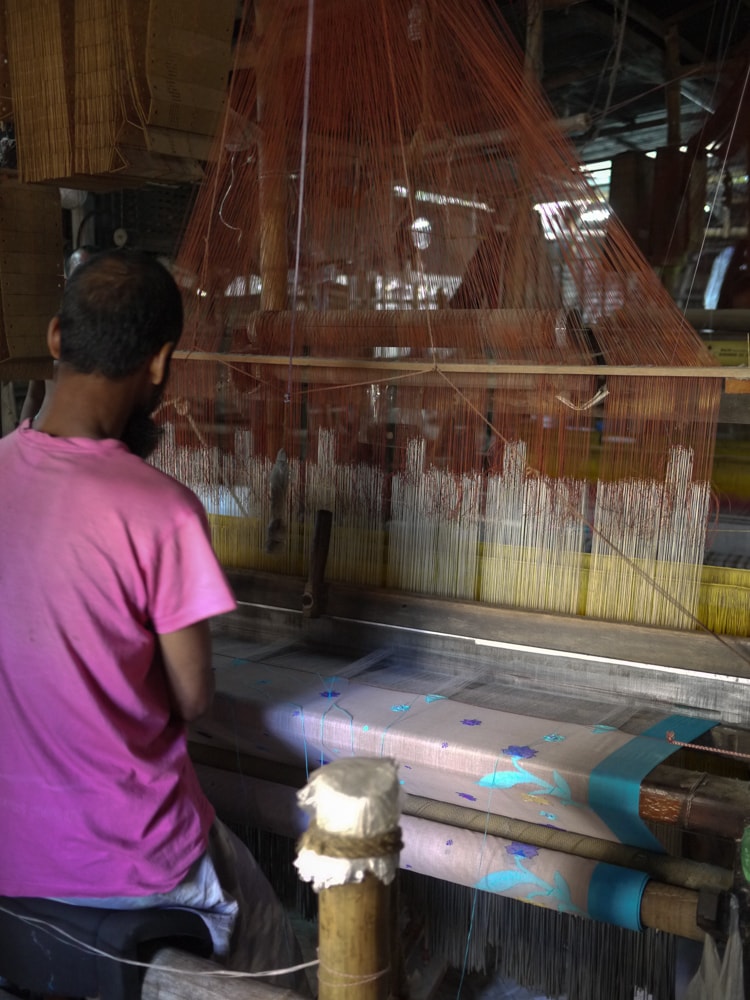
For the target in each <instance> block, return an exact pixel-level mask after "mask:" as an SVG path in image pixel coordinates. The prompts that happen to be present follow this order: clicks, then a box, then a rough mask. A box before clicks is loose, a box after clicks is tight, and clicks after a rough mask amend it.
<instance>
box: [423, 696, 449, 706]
mask: <svg viewBox="0 0 750 1000" xmlns="http://www.w3.org/2000/svg"><path fill="white" fill-rule="evenodd" d="M424 700H425V701H426V702H427V704H428V705H431V704H432V703H433V701H445V695H444V694H426V695H425V696H424Z"/></svg>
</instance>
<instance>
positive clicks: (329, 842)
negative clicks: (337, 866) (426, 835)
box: [297, 823, 404, 858]
mask: <svg viewBox="0 0 750 1000" xmlns="http://www.w3.org/2000/svg"><path fill="white" fill-rule="evenodd" d="M403 846H404V842H403V840H402V839H401V829H400V827H396V828H395V829H394V830H388V831H386V832H385V833H379V834H377V836H372V837H352V836H348V835H344V834H340V833H329V832H328V831H327V830H323V829H321V828H320V827H319V826H318V825H317V823H311V824H310V826H309V827H308V828H307V830H305V832H304V833H303V834H302V836H301V837H300V839H299V841H298V843H297V850H298V851H303V850H304V851H312V852H313V853H314V854H320V855H323V856H325V857H328V858H385V857H388V856H389V855H391V854H398V853H399V852H400V851H401V848H402V847H403Z"/></svg>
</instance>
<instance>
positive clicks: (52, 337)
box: [47, 316, 60, 361]
mask: <svg viewBox="0 0 750 1000" xmlns="http://www.w3.org/2000/svg"><path fill="white" fill-rule="evenodd" d="M47 347H48V348H49V352H50V354H51V355H52V357H53V358H54V359H55V361H59V360H60V317H59V316H53V317H52V319H51V320H50V321H49V326H48V327H47Z"/></svg>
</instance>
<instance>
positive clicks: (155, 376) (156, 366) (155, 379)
mask: <svg viewBox="0 0 750 1000" xmlns="http://www.w3.org/2000/svg"><path fill="white" fill-rule="evenodd" d="M173 350H174V343H173V342H172V341H170V342H169V343H167V344H164V345H163V347H161V348H160V350H159V353H158V354H155V355H154V356H153V358H151V362H150V364H149V366H148V373H149V376H150V378H151V384H152V385H163V384H164V382H165V381H166V379H167V372H168V371H169V359H170V358H171V357H172V351H173Z"/></svg>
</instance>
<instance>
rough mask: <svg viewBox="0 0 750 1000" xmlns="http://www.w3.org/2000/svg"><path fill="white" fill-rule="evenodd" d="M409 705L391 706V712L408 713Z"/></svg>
mask: <svg viewBox="0 0 750 1000" xmlns="http://www.w3.org/2000/svg"><path fill="white" fill-rule="evenodd" d="M410 708H411V705H391V711H392V712H408V711H409V709H410Z"/></svg>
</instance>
